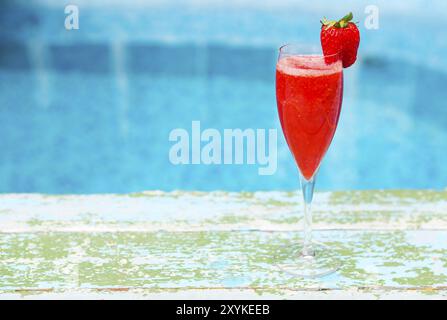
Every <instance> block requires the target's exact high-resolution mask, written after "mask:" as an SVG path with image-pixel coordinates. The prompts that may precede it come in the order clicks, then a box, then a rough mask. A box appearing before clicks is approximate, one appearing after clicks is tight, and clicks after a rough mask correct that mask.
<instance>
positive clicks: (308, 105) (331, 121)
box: [276, 13, 360, 277]
mask: <svg viewBox="0 0 447 320" xmlns="http://www.w3.org/2000/svg"><path fill="white" fill-rule="evenodd" d="M352 18H353V16H352V13H349V14H347V15H346V16H344V17H343V18H342V19H340V20H338V21H331V20H327V19H326V18H324V19H323V20H322V21H321V24H322V26H321V31H320V41H321V48H318V49H315V48H310V47H303V46H300V45H295V44H289V45H285V46H282V47H281V48H280V49H279V57H278V62H277V64H276V101H277V107H278V114H279V120H280V123H281V128H282V130H283V133H284V137H285V140H286V142H287V145H288V146H289V149H290V151H291V153H292V155H293V157H294V159H295V162H296V164H297V166H298V169H299V171H300V181H301V189H302V193H303V200H304V201H303V202H304V219H303V229H304V233H303V243H302V245H301V247H295V246H287V247H286V248H285V249H284V250H282V251H281V250H279V251H278V254H277V257H276V261H278V266H279V267H280V268H281V269H282V270H283V271H285V272H287V273H289V274H291V275H294V276H300V277H318V276H324V275H328V274H330V273H332V272H335V271H336V270H338V268H339V267H340V261H339V260H338V259H337V258H336V257H335V256H334V254H333V251H331V250H322V248H324V246H322V245H321V244H320V243H318V245H317V244H316V243H314V241H313V240H312V213H311V204H312V198H313V190H314V185H315V177H316V175H317V171H318V168H319V166H320V164H321V161H322V160H323V157H324V155H325V153H326V151H327V150H328V148H329V146H330V144H331V142H332V139H333V137H334V134H335V130H336V128H337V124H338V120H339V117H340V111H341V105H342V100H343V68H348V67H350V66H352V65H353V64H354V63H355V61H356V59H357V50H358V47H359V43H360V34H359V31H358V28H357V26H356V25H355V24H354V23H352V22H351V20H352Z"/></svg>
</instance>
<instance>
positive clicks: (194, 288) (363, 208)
mask: <svg viewBox="0 0 447 320" xmlns="http://www.w3.org/2000/svg"><path fill="white" fill-rule="evenodd" d="M300 202H301V199H300V196H299V195H298V194H296V193H285V192H259V193H224V192H215V193H198V192H172V193H163V192H155V191H154V192H145V193H138V194H129V195H64V196H49V195H36V194H31V195H29V194H20V195H0V298H17V297H24V298H64V297H69V298H77V297H79V298H210V297H211V298H293V299H299V298H329V299H330V298H409V299H411V298H421V297H422V298H429V299H431V298H447V192H446V191H439V192H438V191H387V192H384V191H364V192H357V191H356V192H336V193H317V194H316V197H315V206H314V220H315V228H316V229H317V231H316V234H315V237H316V238H317V240H319V241H322V242H325V243H326V244H327V245H329V246H330V247H331V248H332V249H333V250H334V251H335V252H336V253H337V255H338V256H339V257H340V260H341V261H343V266H342V268H341V270H339V272H337V273H336V274H334V275H331V276H328V277H324V278H321V279H318V280H315V279H299V278H291V277H289V276H288V275H287V274H284V273H283V272H281V271H280V270H279V269H278V268H277V267H276V266H275V263H276V262H277V261H278V258H277V257H278V256H280V255H281V254H282V253H283V252H284V250H287V249H286V248H290V247H292V246H293V244H294V243H298V242H299V241H300V232H299V231H300V229H301V226H300V223H299V222H300V217H301V214H300V209H301V207H300V205H301V203H300Z"/></svg>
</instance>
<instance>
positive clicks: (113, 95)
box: [0, 1, 447, 193]
mask: <svg viewBox="0 0 447 320" xmlns="http://www.w3.org/2000/svg"><path fill="white" fill-rule="evenodd" d="M43 2H44V3H45V1H43ZM50 2H51V1H50ZM18 3H19V2H18V1H8V2H7V4H6V5H4V8H2V10H1V13H0V27H1V28H0V37H1V42H0V108H1V117H0V137H1V139H0V150H2V152H1V153H0V192H45V193H97V192H119V193H121V192H133V191H140V190H148V189H161V190H174V189H187V190H232V191H239V190H271V189H288V190H292V189H296V188H297V186H298V178H297V172H296V167H295V164H294V162H293V160H292V157H291V155H290V153H289V151H288V149H287V146H286V145H285V142H284V139H283V137H282V134H281V131H280V130H279V131H278V133H279V135H278V169H277V172H276V173H275V174H274V175H271V176H260V175H258V166H256V165H211V166H206V165H180V166H174V165H172V164H171V163H170V161H169V158H168V153H169V149H170V147H171V146H172V144H173V143H172V142H169V140H168V136H169V132H170V131H171V130H172V129H174V128H185V129H187V130H191V129H190V128H191V122H192V121H193V120H200V121H201V125H202V129H204V128H216V129H219V130H223V129H224V128H241V129H246V128H253V129H258V128H259V129H262V128H264V129H269V128H277V129H279V121H278V117H277V114H276V101H275V90H274V68H275V60H276V48H277V47H278V46H279V44H281V43H283V42H288V41H299V42H315V39H317V40H316V41H318V32H317V33H315V31H314V30H311V29H310V28H308V27H306V26H309V25H311V24H312V23H313V22H314V20H315V19H316V21H318V18H317V17H319V16H320V15H321V13H320V12H319V9H318V8H316V9H315V8H314V9H313V10H311V11H310V12H309V13H308V14H306V15H303V13H302V11H300V10H298V9H296V11H295V12H293V10H292V11H291V10H287V8H277V9H275V10H271V9H257V8H248V9H240V8H234V7H231V8H223V9H222V8H221V9H219V10H214V9H213V8H208V7H205V8H202V7H199V8H197V7H196V6H193V5H191V6H188V7H187V8H186V9H185V8H183V9H182V10H180V9H179V8H176V7H174V6H171V7H167V8H164V7H156V8H143V9H141V8H134V7H129V8H127V7H125V8H122V7H120V8H113V7H112V8H101V7H82V6H81V9H80V12H81V14H83V15H81V17H83V20H81V24H80V30H77V31H66V30H65V29H64V28H63V22H61V21H63V18H64V15H63V7H58V6H56V5H53V6H46V5H42V4H38V5H37V4H36V5H35V6H31V7H30V6H22V5H19V4H18ZM36 3H37V2H36ZM72 3H76V1H72ZM83 3H84V2H83ZM414 3H417V1H415V2H414ZM438 5H439V6H442V5H441V4H439V3H438ZM61 8H62V9H61ZM385 9H386V7H385ZM385 9H384V10H382V12H384V13H383V15H384V17H383V19H382V20H381V25H382V27H381V30H379V31H367V30H362V47H361V50H362V51H361V54H360V57H359V61H358V63H357V64H356V65H355V66H354V67H352V68H350V69H347V70H346V71H345V94H344V103H343V110H342V114H341V118H340V123H339V128H338V130H337V133H336V135H335V138H334V141H333V143H332V145H331V148H330V150H329V152H328V154H327V156H326V158H325V160H324V162H323V164H322V166H321V169H320V173H319V176H318V189H320V190H345V189H383V188H438V189H439V188H445V187H446V186H447V166H446V165H445V163H446V160H445V159H447V120H446V119H447V106H446V101H447V91H446V90H445V87H446V83H447V68H446V65H445V64H446V63H445V61H444V59H442V57H443V55H444V54H445V53H446V52H447V50H446V44H445V42H444V41H441V39H444V38H443V36H445V33H442V31H440V28H438V27H439V26H437V25H436V24H431V23H432V22H427V24H426V27H425V31H424V32H426V33H427V34H428V35H429V36H425V37H424V36H423V35H422V34H420V35H419V36H418V35H417V34H414V33H413V34H410V35H409V34H408V33H406V34H405V35H404V36H403V37H404V38H403V39H402V35H401V34H399V32H398V30H397V29H396V28H397V26H402V25H403V26H405V25H406V24H409V23H410V22H409V21H410V16H400V15H396V16H394V15H395V12H394V13H393V11H392V10H391V9H390V10H389V12H388V11H386V10H385ZM61 10H62V11H61ZM359 10H360V9H359ZM415 10H416V9H415ZM416 11H417V10H416ZM359 12H360V13H361V12H362V11H361V10H360V11H359ZM415 14H416V13H415ZM418 14H420V12H419V13H418ZM300 15H301V16H300ZM297 16H300V17H304V18H302V19H297ZM171 18H172V19H171ZM423 18H424V19H427V21H432V19H429V18H428V17H425V16H424V17H423ZM297 30H299V32H298V31H297ZM415 32H417V31H415ZM315 37H316V38H315ZM405 37H406V38H405ZM429 37H430V39H427V38H429ZM419 39H422V40H421V41H422V42H421V41H419ZM398 40H399V41H398ZM428 43H429V44H430V46H428V45H427V44H428ZM385 49H386V50H385Z"/></svg>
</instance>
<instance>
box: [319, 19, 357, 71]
mask: <svg viewBox="0 0 447 320" xmlns="http://www.w3.org/2000/svg"><path fill="white" fill-rule="evenodd" d="M352 18H353V16H352V13H351V12H350V13H349V14H347V15H346V16H344V17H343V18H341V19H340V20H338V21H330V20H327V19H326V18H323V20H322V21H321V24H322V26H321V34H320V40H321V47H322V48H323V53H324V54H325V55H332V54H336V53H340V54H341V59H342V61H343V68H348V67H350V66H351V65H352V64H353V63H354V62H355V60H356V59H357V49H358V48H359V44H360V33H359V29H358V28H357V26H356V24H355V23H353V22H351V20H352Z"/></svg>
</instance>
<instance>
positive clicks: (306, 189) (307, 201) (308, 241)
mask: <svg viewBox="0 0 447 320" xmlns="http://www.w3.org/2000/svg"><path fill="white" fill-rule="evenodd" d="M300 181H301V190H302V192H303V200H304V217H303V233H304V234H303V236H304V237H303V252H302V255H303V256H304V257H308V256H314V250H313V247H312V198H313V195H314V185H315V176H314V177H313V178H311V179H310V180H306V178H304V177H303V176H302V175H300Z"/></svg>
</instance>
